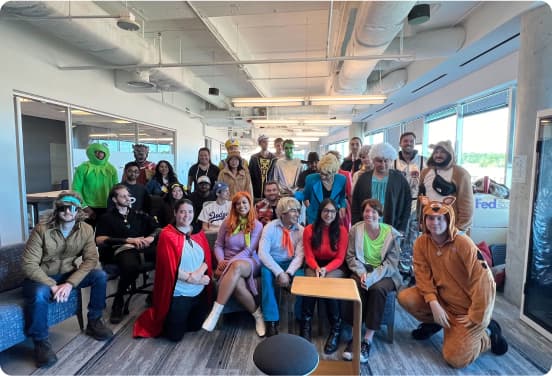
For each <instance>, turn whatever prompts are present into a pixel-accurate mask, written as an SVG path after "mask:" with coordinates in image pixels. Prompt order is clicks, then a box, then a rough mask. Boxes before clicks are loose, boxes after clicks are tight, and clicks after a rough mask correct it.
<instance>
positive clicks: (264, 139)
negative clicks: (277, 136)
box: [257, 134, 268, 144]
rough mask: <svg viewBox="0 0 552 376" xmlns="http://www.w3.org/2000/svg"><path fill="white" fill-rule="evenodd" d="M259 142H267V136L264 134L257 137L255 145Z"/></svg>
mask: <svg viewBox="0 0 552 376" xmlns="http://www.w3.org/2000/svg"><path fill="white" fill-rule="evenodd" d="M261 141H268V136H267V135H266V134H262V135H260V136H259V137H257V144H260V143H261Z"/></svg>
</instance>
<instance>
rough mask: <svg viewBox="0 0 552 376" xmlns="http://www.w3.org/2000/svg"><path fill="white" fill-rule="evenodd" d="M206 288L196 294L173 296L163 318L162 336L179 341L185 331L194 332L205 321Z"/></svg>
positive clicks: (206, 311) (206, 307)
mask: <svg viewBox="0 0 552 376" xmlns="http://www.w3.org/2000/svg"><path fill="white" fill-rule="evenodd" d="M205 290H206V289H203V291H202V292H201V294H199V295H197V296H192V297H190V296H174V297H173V298H172V302H171V307H170V308H169V313H168V314H167V317H166V318H165V324H164V328H163V329H164V336H165V337H167V338H168V339H170V340H171V341H175V342H176V341H180V340H181V339H182V337H184V334H185V333H186V332H195V331H197V330H199V329H200V328H201V324H203V321H205V318H206V317H207V313H208V311H209V307H208V306H207V294H206V292H205Z"/></svg>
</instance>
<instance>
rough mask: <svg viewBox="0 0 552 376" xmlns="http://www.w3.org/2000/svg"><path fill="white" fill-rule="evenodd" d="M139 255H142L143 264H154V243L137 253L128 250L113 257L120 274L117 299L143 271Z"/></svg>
mask: <svg viewBox="0 0 552 376" xmlns="http://www.w3.org/2000/svg"><path fill="white" fill-rule="evenodd" d="M140 253H142V254H143V256H144V261H145V262H148V263H155V243H153V244H152V245H151V246H149V247H148V248H144V249H141V250H139V251H138V250H135V249H129V250H126V251H122V252H121V253H119V254H117V255H116V256H115V262H116V263H117V266H118V267H119V273H120V275H119V285H118V286H117V298H122V296H123V295H124V294H125V292H126V291H127V289H128V287H129V286H130V285H131V284H132V282H134V281H136V279H137V278H138V276H139V274H140V272H141V271H142V270H143V263H142V259H141V255H140Z"/></svg>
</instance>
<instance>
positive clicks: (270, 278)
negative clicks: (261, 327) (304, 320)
mask: <svg viewBox="0 0 552 376" xmlns="http://www.w3.org/2000/svg"><path fill="white" fill-rule="evenodd" d="M290 262H291V261H286V262H277V263H278V265H280V267H281V268H282V269H284V270H286V269H287V268H288V266H289V264H290ZM297 275H298V276H303V275H305V272H304V270H303V269H302V268H300V269H298V270H297V271H296V272H295V274H294V276H297ZM275 278H276V277H275V276H274V274H273V273H272V271H271V270H270V269H268V268H267V267H266V266H264V265H263V266H261V307H262V310H263V317H264V319H265V321H278V320H280V312H279V310H278V302H277V301H276V294H275V291H274V287H275V286H274V279H275ZM302 301H303V299H302V298H301V297H300V296H297V297H296V298H295V308H294V310H295V318H296V319H297V320H301V307H302V305H303V302H302Z"/></svg>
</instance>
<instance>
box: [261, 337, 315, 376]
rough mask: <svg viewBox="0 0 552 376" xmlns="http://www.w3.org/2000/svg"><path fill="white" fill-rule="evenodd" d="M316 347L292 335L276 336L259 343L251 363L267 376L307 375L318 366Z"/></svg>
mask: <svg viewBox="0 0 552 376" xmlns="http://www.w3.org/2000/svg"><path fill="white" fill-rule="evenodd" d="M318 361H319V357H318V352H317V351H316V347H315V346H314V345H313V344H312V343H310V342H309V341H307V340H306V339H304V338H303V337H299V336H296V335H293V334H287V333H283V334H278V335H275V336H272V337H269V338H267V339H265V340H264V341H263V342H261V343H259V344H258V345H257V347H256V348H255V352H254V353H253V362H254V363H255V365H256V366H257V368H259V369H260V370H261V371H262V372H264V373H266V374H267V375H308V374H310V373H311V372H312V371H314V370H315V369H316V367H317V366H318Z"/></svg>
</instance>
